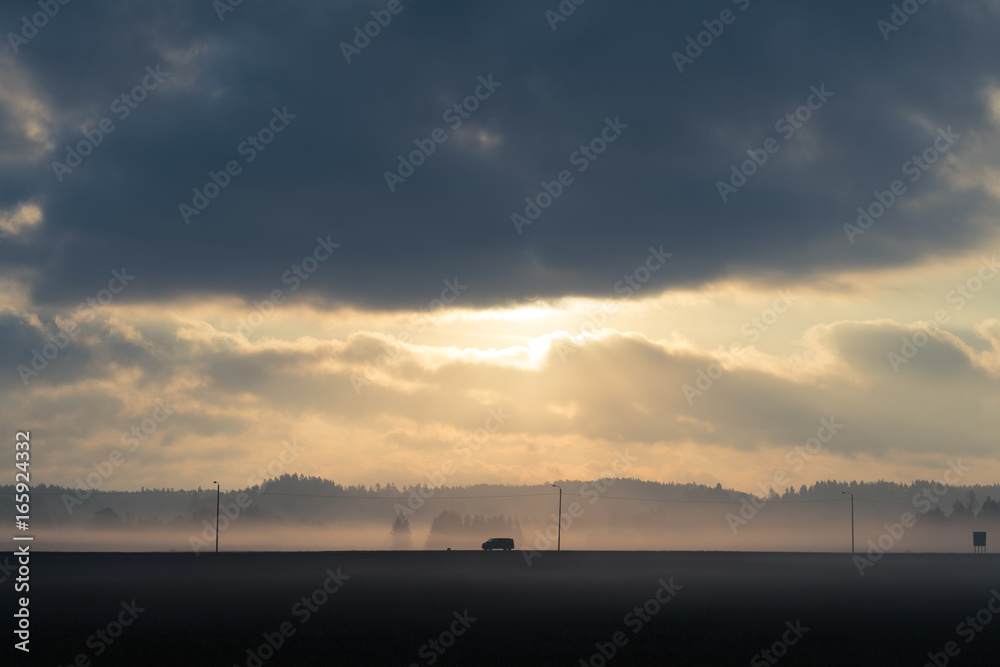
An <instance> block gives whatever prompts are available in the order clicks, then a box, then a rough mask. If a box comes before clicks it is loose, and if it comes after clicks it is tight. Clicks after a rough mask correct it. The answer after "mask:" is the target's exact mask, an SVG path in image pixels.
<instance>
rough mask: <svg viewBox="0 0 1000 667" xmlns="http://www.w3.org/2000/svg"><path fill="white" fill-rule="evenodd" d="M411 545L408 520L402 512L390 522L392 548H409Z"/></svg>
mask: <svg viewBox="0 0 1000 667" xmlns="http://www.w3.org/2000/svg"><path fill="white" fill-rule="evenodd" d="M412 546H413V542H412V540H411V537H410V522H409V521H407V520H406V517H405V516H404V515H403V513H402V512H400V513H399V514H397V515H396V518H395V519H394V520H393V522H392V548H393V549H409V548H411V547H412Z"/></svg>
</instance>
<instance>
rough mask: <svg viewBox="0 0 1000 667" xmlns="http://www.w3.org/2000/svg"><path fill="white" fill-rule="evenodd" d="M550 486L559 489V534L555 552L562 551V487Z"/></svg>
mask: <svg viewBox="0 0 1000 667" xmlns="http://www.w3.org/2000/svg"><path fill="white" fill-rule="evenodd" d="M552 486H554V487H556V488H557V489H559V533H558V537H557V538H556V551H562V487H561V486H559V485H558V484H553V485H552Z"/></svg>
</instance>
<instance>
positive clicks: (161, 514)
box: [0, 474, 1000, 550]
mask: <svg viewBox="0 0 1000 667" xmlns="http://www.w3.org/2000/svg"><path fill="white" fill-rule="evenodd" d="M556 483H557V484H559V485H560V486H561V487H562V488H563V512H564V526H563V529H564V537H565V535H566V534H569V532H570V531H572V534H573V535H574V536H575V537H574V542H573V544H575V545H576V548H599V547H600V548H615V547H613V546H612V547H609V546H608V545H617V544H627V545H629V548H664V549H672V548H711V549H716V548H717V549H740V548H762V547H763V546H766V544H767V543H771V544H773V545H775V546H776V547H783V548H804V547H811V546H815V547H816V548H817V549H821V548H825V547H827V546H829V545H831V544H834V543H836V544H838V545H839V544H842V543H843V540H844V539H845V538H844V535H845V533H846V535H847V539H848V540H849V536H850V533H849V530H850V498H849V497H848V496H847V495H844V493H843V492H845V491H847V492H850V493H853V494H854V498H855V504H854V512H855V523H856V530H857V532H858V544H859V545H863V544H864V543H865V540H866V539H869V538H877V537H878V535H879V534H881V533H883V532H885V530H887V529H889V528H890V527H891V526H892V525H893V524H894V523H896V522H899V521H900V519H901V517H903V515H904V513H909V514H910V515H912V516H913V517H915V521H916V522H917V525H916V526H914V527H913V528H912V530H908V531H907V533H908V534H907V537H906V539H904V540H903V541H902V544H903V546H904V547H910V546H912V547H913V548H916V549H930V550H935V548H937V549H939V550H966V543H967V542H969V539H968V538H967V537H966V536H967V534H968V532H969V531H971V530H988V529H992V530H994V531H1000V485H990V486H982V485H975V486H953V487H946V486H944V485H939V484H938V483H936V482H930V481H917V482H914V483H912V484H897V483H893V482H885V481H878V482H850V483H847V482H838V481H832V480H830V481H826V482H819V483H816V484H813V485H811V486H805V485H803V486H801V487H800V488H799V489H793V488H790V487H789V488H786V489H785V490H784V491H783V492H782V493H780V494H779V493H777V492H776V491H771V493H770V494H769V495H768V496H766V497H765V496H755V495H752V494H746V493H741V492H737V491H734V490H732V489H724V488H723V487H722V486H721V485H716V486H714V487H710V486H705V485H700V484H673V483H660V482H648V481H642V480H637V479H631V478H622V479H612V480H603V481H579V480H569V481H565V480H563V481H560V480H556ZM0 492H2V493H5V494H12V493H13V488H12V487H11V486H9V485H7V486H3V487H0ZM220 501H221V505H222V508H223V514H226V513H227V512H228V513H229V514H230V516H231V517H232V518H233V521H234V522H237V521H238V522H240V523H245V524H248V525H250V524H257V525H260V526H282V525H289V526H294V525H299V526H301V525H317V526H319V525H323V526H330V525H366V526H371V525H375V526H379V525H381V526H383V527H384V535H385V538H386V545H387V547H388V546H389V545H390V544H391V546H393V547H395V548H416V549H421V548H427V549H441V548H448V547H455V548H475V547H477V546H478V545H479V543H480V542H482V541H483V540H485V539H487V538H489V537H515V540H516V542H517V544H518V546H519V547H520V546H522V545H523V546H529V547H531V546H532V545H533V544H535V543H538V542H539V541H544V538H543V536H544V535H545V534H546V530H547V529H548V530H549V531H550V534H551V527H553V526H554V525H555V524H556V513H557V503H558V490H557V489H554V488H552V486H551V484H545V485H497V484H477V485H470V486H446V487H438V488H430V487H428V486H426V485H423V486H413V487H402V488H401V487H396V486H395V485H393V484H388V485H385V486H382V485H380V484H376V485H374V486H360V485H354V486H345V485H342V484H338V483H336V482H334V481H331V480H327V479H323V478H320V477H306V476H300V475H297V474H293V475H283V476H281V477H279V478H276V479H271V480H268V481H266V482H265V483H264V484H263V485H260V486H254V487H251V488H245V489H241V490H238V491H234V490H226V491H223V492H222V494H221V498H220ZM12 506H13V503H11V504H9V505H7V507H11V508H12ZM574 506H575V510H574ZM574 511H575V516H573V515H571V512H574ZM215 513H216V492H215V489H201V488H199V489H195V490H180V489H171V488H157V489H142V490H140V491H133V492H118V491H110V490H109V491H105V490H104V489H98V490H79V489H66V488H63V487H59V486H46V485H39V486H37V487H35V488H33V489H32V497H31V515H32V516H31V522H32V526H33V527H35V528H50V529H86V528H101V529H114V530H122V531H143V530H155V529H177V530H183V531H188V532H191V531H197V530H201V529H202V527H203V526H205V525H206V524H211V525H213V526H214V522H215ZM945 529H947V530H945ZM994 539H997V538H994ZM758 541H762V542H761V544H757V542H758ZM848 543H849V542H848ZM564 544H565V541H564ZM699 545H700V546H699Z"/></svg>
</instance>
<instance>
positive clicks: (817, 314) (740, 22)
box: [0, 0, 1000, 491]
mask: <svg viewBox="0 0 1000 667" xmlns="http://www.w3.org/2000/svg"><path fill="white" fill-rule="evenodd" d="M46 8H47V9H46ZM46 11H47V12H48V13H46ZM998 18H1000V2H996V1H995V0H979V1H962V2H941V1H933V0H931V1H929V2H926V3H923V4H921V3H917V2H904V3H901V4H900V5H893V4H891V3H871V2H860V1H853V0H847V1H845V2H839V3H826V4H815V3H799V2H791V1H775V2H770V3H764V2H761V1H760V0H733V1H729V0H725V1H724V0H719V1H718V2H715V3H685V4H683V6H674V4H671V3H655V2H640V3H628V4H625V5H620V4H614V3H608V2H599V1H598V0H593V1H592V2H587V3H583V4H580V5H576V4H575V3H573V2H569V1H565V2H562V3H558V2H556V1H555V0H548V1H542V2H521V1H513V2H506V3H463V2H435V3H428V2H422V1H421V0H416V1H410V0H391V1H389V2H382V1H381V0H375V1H374V2H359V1H353V0H350V1H336V2H326V3H316V2H294V1H292V2H281V3H270V2H262V1H257V0H244V2H242V3H240V4H230V3H229V2H228V1H227V0H217V1H216V2H209V1H208V0H200V1H197V2H194V1H191V2H184V1H174V2H165V3H164V2H141V1H140V2H135V1H129V2H123V1H111V2H105V3H99V4H98V5H97V6H95V5H92V4H88V3H68V4H58V3H54V2H53V3H52V4H51V5H46V4H45V2H41V3H35V2H26V1H23V0H18V1H17V2H10V3H5V4H4V5H3V6H2V8H0V28H2V31H3V33H4V34H5V39H4V44H2V45H0V356H2V360H0V423H2V424H3V425H4V431H5V432H6V435H5V436H4V437H7V438H11V439H13V437H14V433H15V432H16V431H20V430H31V432H32V442H33V443H35V446H34V447H33V449H32V452H33V457H32V471H33V474H34V477H33V479H32V482H33V483H35V484H38V483H47V484H58V485H69V486H79V485H81V482H80V480H84V479H85V478H86V477H87V476H88V475H93V473H95V472H97V474H98V475H99V480H98V485H99V486H100V487H101V488H103V489H105V490H110V489H120V490H135V489H139V488H142V487H146V488H149V487H172V488H197V487H209V486H211V485H212V482H213V481H214V480H218V481H219V483H220V484H221V485H222V486H223V487H224V488H240V487H243V486H247V485H248V484H249V483H252V482H251V480H253V479H255V478H259V476H260V473H261V471H265V472H267V473H268V474H278V473H281V472H297V473H300V474H306V475H319V476H322V477H326V478H329V479H334V480H336V481H338V482H342V483H349V484H366V485H367V484H372V485H373V484H376V483H380V484H386V483H389V482H393V483H395V484H397V485H404V484H416V483H428V484H431V485H437V484H442V483H447V484H474V483H484V482H488V483H502V484H520V483H545V482H551V481H556V480H563V479H589V478H595V477H601V476H614V475H618V474H621V475H624V476H629V477H637V478H642V479H649V480H657V481H664V482H669V481H674V482H697V483H704V484H710V485H716V484H721V485H722V486H724V487H727V488H734V489H738V490H742V491H758V490H759V489H764V488H766V486H767V485H768V484H769V483H772V482H773V483H775V484H776V485H779V486H781V487H784V486H786V485H788V486H795V487H796V488H797V487H798V486H799V485H801V484H810V483H812V482H815V481H817V480H827V479H841V480H844V479H859V480H869V481H874V480H878V479H885V480H890V481H899V482H908V481H911V480H914V479H941V478H943V475H944V473H945V471H948V470H949V469H952V470H954V469H955V467H954V465H955V463H956V462H959V461H960V462H961V464H960V465H961V466H962V469H963V470H965V469H967V471H966V472H964V477H963V483H970V484H972V483H993V482H995V481H996V480H997V476H998V474H1000V461H998V459H997V456H996V455H995V453H994V452H995V440H996V434H997V432H998V428H997V427H998V426H1000V417H998V415H1000V383H998V377H1000V319H998V315H997V314H998V312H1000V310H998V305H1000V297H998V295H1000V279H996V278H997V275H998V273H1000V264H998V260H997V251H998V249H1000V244H998V242H997V241H998V231H1000V229H998V225H997V221H998V213H1000V208H998V197H1000V81H998V78H997V75H996V67H995V63H996V62H997V57H998V56H1000V42H998V41H997V40H996V30H997V21H998ZM265 476H268V475H265ZM93 479H97V478H93Z"/></svg>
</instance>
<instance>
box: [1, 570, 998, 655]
mask: <svg viewBox="0 0 1000 667" xmlns="http://www.w3.org/2000/svg"><path fill="white" fill-rule="evenodd" d="M31 567H32V569H31V591H30V599H31V603H30V610H31V622H32V637H31V649H32V650H31V654H30V656H25V655H23V654H21V653H20V652H17V651H12V653H16V654H17V655H15V664H31V665H36V664H37V665H42V664H44V665H53V664H55V665H70V664H79V665H86V664H88V663H89V664H109V665H217V666H226V667H228V666H230V665H241V666H244V667H255V666H257V667H260V666H261V665H268V666H270V665H330V664H347V665H353V664H358V665H367V664H378V665H414V664H415V665H432V664H433V665H450V664H452V665H524V664H563V665H581V664H583V665H594V666H595V667H599V666H601V665H604V664H605V663H607V664H618V665H644V664H657V665H659V664H669V665H722V664H726V665H737V664H739V665H747V664H750V665H769V664H776V663H779V662H780V663H781V664H788V665H794V664H808V665H897V664H898V665H914V666H916V667H919V666H920V665H924V664H925V663H928V664H934V662H930V661H931V658H930V657H929V656H928V653H930V654H932V655H933V656H934V658H935V660H936V661H937V664H938V665H939V666H940V665H944V664H952V665H976V664H993V663H991V662H990V659H992V658H993V657H994V656H996V655H997V650H998V649H1000V619H998V622H997V623H990V621H991V620H992V618H993V615H994V612H993V610H992V609H991V608H990V605H991V604H992V608H993V609H995V610H998V611H1000V593H996V592H994V591H995V589H997V590H1000V559H998V558H997V557H994V556H992V555H986V556H983V555H980V556H974V555H914V554H899V555H886V556H885V557H883V558H882V559H881V560H880V561H879V562H877V563H875V564H874V565H873V566H872V567H870V568H867V569H866V570H865V574H864V576H863V577H862V576H859V573H858V569H857V568H856V566H855V564H854V562H852V560H851V557H850V555H845V554H789V553H718V552H710V553H692V552H580V551H577V552H570V551H564V552H562V553H546V554H544V555H542V556H540V557H538V558H535V559H534V560H533V561H532V563H531V565H530V566H529V565H528V564H527V563H526V558H525V557H524V555H523V554H522V553H521V552H519V551H513V552H490V553H485V552H464V551H462V552H459V551H453V552H305V553H223V554H219V555H215V554H207V555H204V554H203V555H201V556H197V557H196V556H194V555H193V554H162V553H133V554H105V553H88V554H73V553H37V554H35V555H34V556H33V557H32V561H31ZM4 587H5V588H6V594H5V595H4V605H5V609H4V617H5V618H7V619H8V621H7V623H8V624H11V620H10V619H11V616H10V614H9V613H8V610H10V611H11V612H12V611H13V605H12V598H13V596H14V594H13V591H12V581H11V580H10V579H8V580H7V581H6V582H4ZM977 615H978V620H977ZM969 617H971V619H969ZM970 620H971V622H970ZM119 624H121V625H119ZM11 625H12V624H11ZM977 628H978V629H977ZM10 629H13V628H12V627H11V628H10ZM10 629H8V630H6V631H5V633H6V634H7V636H8V637H11V634H10ZM8 641H10V640H8ZM949 642H953V644H949ZM11 643H12V642H11ZM9 646H10V644H8V647H9ZM274 647H277V648H274ZM6 650H7V647H5V651H6ZM762 651H767V654H764V653H762ZM948 651H950V652H951V654H952V655H951V656H949V655H948V653H947V652H948ZM602 654H603V655H602ZM606 656H608V657H606ZM581 661H582V662H581Z"/></svg>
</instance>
